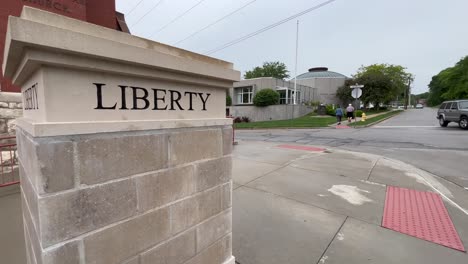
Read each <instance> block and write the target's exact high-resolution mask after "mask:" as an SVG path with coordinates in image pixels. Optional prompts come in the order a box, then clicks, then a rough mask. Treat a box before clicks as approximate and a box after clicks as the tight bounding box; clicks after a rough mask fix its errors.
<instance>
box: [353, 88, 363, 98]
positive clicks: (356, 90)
mask: <svg viewBox="0 0 468 264" xmlns="http://www.w3.org/2000/svg"><path fill="white" fill-rule="evenodd" d="M351 96H352V97H353V98H354V99H358V98H359V97H361V96H362V90H361V89H360V88H354V89H353V90H352V91H351Z"/></svg>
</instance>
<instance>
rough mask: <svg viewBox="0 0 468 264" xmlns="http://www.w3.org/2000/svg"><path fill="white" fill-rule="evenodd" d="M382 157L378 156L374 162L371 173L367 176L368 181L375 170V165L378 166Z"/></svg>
mask: <svg viewBox="0 0 468 264" xmlns="http://www.w3.org/2000/svg"><path fill="white" fill-rule="evenodd" d="M380 159H381V158H378V159H377V160H376V161H374V164H372V168H371V169H370V171H369V175H368V176H367V179H366V181H369V178H370V176H371V174H372V172H373V171H374V168H375V166H377V163H379V161H380Z"/></svg>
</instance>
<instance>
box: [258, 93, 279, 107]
mask: <svg viewBox="0 0 468 264" xmlns="http://www.w3.org/2000/svg"><path fill="white" fill-rule="evenodd" d="M279 99H280V94H279V93H278V92H277V91H275V90H273V89H263V90H260V91H258V92H257V94H255V96H254V98H253V103H254V105H255V106H260V107H262V106H269V105H275V104H278V102H279Z"/></svg>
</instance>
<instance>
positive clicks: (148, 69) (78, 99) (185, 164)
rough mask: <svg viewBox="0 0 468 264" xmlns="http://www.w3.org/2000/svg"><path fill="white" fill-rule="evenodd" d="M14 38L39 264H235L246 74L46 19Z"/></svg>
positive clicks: (31, 238) (30, 12)
mask: <svg viewBox="0 0 468 264" xmlns="http://www.w3.org/2000/svg"><path fill="white" fill-rule="evenodd" d="M8 32H9V34H7V38H6V47H7V49H6V51H5V59H4V65H3V66H4V67H3V70H4V73H5V76H6V77H8V78H11V80H12V81H13V84H14V85H17V86H19V87H21V96H22V102H23V110H24V112H23V117H22V118H19V119H18V120H17V128H16V138H17V143H18V159H19V163H20V166H19V168H18V170H19V172H20V178H21V179H20V180H21V189H22V194H21V195H22V208H23V223H24V233H25V241H26V253H27V259H28V261H27V263H28V264H50V263H52V264H55V263H57V264H59V263H60V264H65V263H66V264H75V263H76V264H123V263H125V264H149V263H164V264H185V263H193V264H198V263H200V264H202V263H203V264H211V263H212V264H234V257H233V256H232V251H231V248H232V246H231V244H232V243H231V240H232V239H231V232H232V231H231V230H232V221H231V214H232V213H231V207H232V206H231V203H232V202H231V190H232V181H231V167H232V161H231V152H232V146H231V142H232V120H231V119H228V118H226V117H225V109H226V105H225V94H226V89H228V88H229V87H231V86H232V84H233V82H235V81H238V80H239V78H240V73H239V72H238V71H235V70H234V69H233V65H232V63H229V62H225V61H221V60H217V59H214V58H210V57H206V56H203V55H200V54H195V53H191V52H188V51H184V50H181V49H178V48H175V47H168V46H166V45H162V44H160V43H156V42H152V41H150V40H144V39H141V38H137V37H134V36H131V35H128V34H123V33H120V32H116V31H115V30H110V29H106V28H102V27H99V26H96V25H92V24H88V23H83V22H80V21H77V20H73V19H70V18H66V17H62V16H58V15H55V14H52V13H47V12H44V11H40V10H37V9H32V8H25V9H24V10H23V13H22V14H21V17H20V18H17V17H10V18H9V26H8ZM50 36H54V37H53V38H51V37H50ZM83 43H86V45H83ZM4 106H6V104H5V105H4ZM0 107H1V105H0ZM8 107H10V104H8Z"/></svg>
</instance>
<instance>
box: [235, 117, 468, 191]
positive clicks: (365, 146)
mask: <svg viewBox="0 0 468 264" xmlns="http://www.w3.org/2000/svg"><path fill="white" fill-rule="evenodd" d="M436 111H437V110H436V109H432V108H424V109H411V110H407V111H405V112H404V113H402V114H400V115H397V116H395V117H393V118H391V119H388V120H386V121H384V122H382V123H380V124H378V125H376V126H373V127H368V128H361V129H277V130H276V129H273V130H237V131H236V138H237V139H240V140H255V141H267V142H294V143H297V144H307V145H317V146H330V147H337V148H342V149H346V150H352V151H357V152H366V153H374V154H379V155H382V156H385V157H389V158H393V159H397V160H401V161H403V162H405V163H409V164H412V165H414V166H416V167H418V168H420V169H423V170H426V171H428V172H430V173H433V174H435V175H437V176H439V177H443V178H445V179H446V180H448V181H451V182H452V183H455V184H457V185H459V186H461V187H463V188H465V189H467V190H468V173H467V165H466V161H467V160H468V131H466V130H462V129H460V128H459V127H458V124H449V127H447V128H442V127H439V125H438V120H437V119H436V118H435V116H436Z"/></svg>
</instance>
